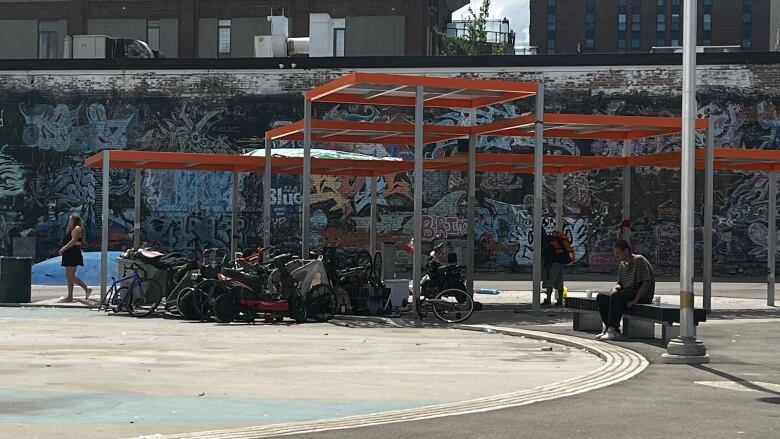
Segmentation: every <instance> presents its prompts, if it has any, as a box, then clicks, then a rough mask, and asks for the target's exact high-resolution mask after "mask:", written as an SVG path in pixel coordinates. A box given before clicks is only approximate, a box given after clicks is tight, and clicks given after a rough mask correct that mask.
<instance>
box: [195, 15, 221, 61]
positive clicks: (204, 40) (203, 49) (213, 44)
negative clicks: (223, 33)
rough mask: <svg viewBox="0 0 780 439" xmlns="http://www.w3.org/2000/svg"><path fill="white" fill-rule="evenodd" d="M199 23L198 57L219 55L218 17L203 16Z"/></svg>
mask: <svg viewBox="0 0 780 439" xmlns="http://www.w3.org/2000/svg"><path fill="white" fill-rule="evenodd" d="M199 23H200V24H199V25H198V57H199V58H216V57H217V19H216V18H201V19H200V22H199Z"/></svg>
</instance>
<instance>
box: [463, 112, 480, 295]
mask: <svg viewBox="0 0 780 439" xmlns="http://www.w3.org/2000/svg"><path fill="white" fill-rule="evenodd" d="M476 125H477V109H476V108H472V109H471V112H470V113H469V126H470V127H473V126H476ZM466 178H467V188H468V197H467V204H468V207H467V209H468V210H467V211H466V217H467V220H468V227H467V228H466V230H467V232H466V258H465V259H466V260H465V263H466V291H467V292H468V293H470V294H472V295H473V294H474V261H475V260H476V259H475V257H474V239H475V231H474V224H475V223H476V216H477V215H476V212H475V208H474V206H475V204H477V136H475V135H474V134H471V135H470V136H469V152H468V175H467V177H466Z"/></svg>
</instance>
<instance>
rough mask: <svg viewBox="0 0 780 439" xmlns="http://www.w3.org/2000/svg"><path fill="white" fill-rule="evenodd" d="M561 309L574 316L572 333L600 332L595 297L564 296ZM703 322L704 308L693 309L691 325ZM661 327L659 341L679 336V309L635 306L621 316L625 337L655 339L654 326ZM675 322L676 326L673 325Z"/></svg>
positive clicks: (705, 315)
mask: <svg viewBox="0 0 780 439" xmlns="http://www.w3.org/2000/svg"><path fill="white" fill-rule="evenodd" d="M565 307H566V308H568V309H571V310H572V311H573V314H574V321H573V329H574V330H575V331H601V330H602V329H603V323H602V322H601V315H600V314H599V305H598V303H597V302H596V298H595V297H594V298H592V299H588V298H585V297H567V298H566V303H565ZM706 321H707V313H706V311H705V310H704V308H695V309H694V310H693V323H694V325H697V326H698V324H699V322H706ZM656 323H658V324H660V325H661V339H663V340H664V341H669V340H671V339H672V338H675V337H677V336H679V335H680V326H679V323H680V307H679V306H677V305H666V304H664V305H653V304H642V303H637V304H636V305H634V306H632V307H631V308H628V309H627V310H626V312H625V313H624V314H623V335H625V336H626V337H628V338H656V336H655V324H656ZM675 323H677V325H675Z"/></svg>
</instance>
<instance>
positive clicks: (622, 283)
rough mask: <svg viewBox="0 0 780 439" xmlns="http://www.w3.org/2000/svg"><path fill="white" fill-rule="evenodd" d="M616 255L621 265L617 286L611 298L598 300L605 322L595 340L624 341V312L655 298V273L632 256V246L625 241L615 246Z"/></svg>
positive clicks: (650, 266)
mask: <svg viewBox="0 0 780 439" xmlns="http://www.w3.org/2000/svg"><path fill="white" fill-rule="evenodd" d="M613 252H614V254H615V259H617V261H618V282H617V285H615V286H614V287H613V288H612V291H611V292H610V293H609V294H603V293H602V294H599V295H598V296H596V301H597V302H598V304H599V312H600V313H601V320H602V321H603V322H604V332H602V333H601V334H599V335H597V336H596V338H597V339H598V340H619V339H620V338H622V337H623V336H622V335H621V334H620V319H621V318H623V313H624V312H625V310H626V309H627V308H631V307H632V306H634V305H636V304H637V303H651V302H652V301H653V295H654V294H655V271H654V270H653V266H652V265H650V262H648V260H647V259H645V257H644V256H642V255H635V254H633V253H632V252H631V246H630V245H629V244H628V242H626V241H623V240H621V241H618V242H616V243H615V246H614V248H613Z"/></svg>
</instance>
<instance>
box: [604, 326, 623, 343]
mask: <svg viewBox="0 0 780 439" xmlns="http://www.w3.org/2000/svg"><path fill="white" fill-rule="evenodd" d="M622 339H623V334H621V333H620V331H618V330H617V329H615V328H609V329H608V330H607V333H606V334H605V335H604V336H603V337H601V340H603V341H617V340H622Z"/></svg>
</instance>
